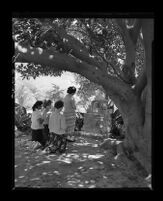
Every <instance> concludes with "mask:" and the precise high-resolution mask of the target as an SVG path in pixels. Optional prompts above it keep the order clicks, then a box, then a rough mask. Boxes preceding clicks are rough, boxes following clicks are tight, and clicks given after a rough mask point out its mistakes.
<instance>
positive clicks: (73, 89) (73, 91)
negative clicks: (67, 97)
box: [67, 87, 76, 94]
mask: <svg viewBox="0 0 163 201" xmlns="http://www.w3.org/2000/svg"><path fill="white" fill-rule="evenodd" d="M75 92H76V88H75V87H69V88H68V89H67V93H68V94H74V93H75Z"/></svg>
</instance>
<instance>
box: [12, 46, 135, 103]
mask: <svg viewBox="0 0 163 201" xmlns="http://www.w3.org/2000/svg"><path fill="white" fill-rule="evenodd" d="M26 49H27V50H26V52H25V51H24V53H23V52H22V51H21V50H20V48H18V47H17V51H18V52H20V55H19V56H18V57H17V59H16V62H22V63H34V64H40V65H43V66H45V67H46V66H49V67H50V68H52V69H57V70H66V71H70V72H75V73H78V74H81V75H82V76H84V77H86V78H87V79H89V80H90V81H92V82H94V83H97V84H99V85H101V86H103V88H104V89H107V92H108V95H109V96H112V97H114V96H117V95H119V96H120V97H122V98H123V101H124V100H126V101H129V100H130V99H131V98H132V96H133V95H134V94H133V92H132V90H131V88H130V87H129V86H128V85H127V84H125V83H124V82H122V81H121V80H119V79H117V78H116V77H113V76H110V75H107V74H106V73H103V72H101V70H99V69H96V68H94V66H92V65H90V64H88V63H86V62H82V61H77V59H75V58H74V57H72V56H70V55H67V54H63V53H56V52H54V53H53V54H50V55H49V53H48V51H46V50H43V52H40V51H39V49H38V48H33V49H29V48H26ZM113 101H114V100H113Z"/></svg>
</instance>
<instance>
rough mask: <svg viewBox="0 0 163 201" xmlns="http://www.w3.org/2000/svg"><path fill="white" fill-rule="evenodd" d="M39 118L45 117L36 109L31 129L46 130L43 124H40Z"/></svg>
mask: <svg viewBox="0 0 163 201" xmlns="http://www.w3.org/2000/svg"><path fill="white" fill-rule="evenodd" d="M39 118H43V117H42V114H41V111H40V110H37V109H36V110H35V111H33V113H32V117H31V121H32V124H31V128H32V129H34V130H37V129H43V128H44V127H43V124H40V122H39V120H38V119H39Z"/></svg>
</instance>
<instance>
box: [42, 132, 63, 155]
mask: <svg viewBox="0 0 163 201" xmlns="http://www.w3.org/2000/svg"><path fill="white" fill-rule="evenodd" d="M66 146H67V140H66V135H65V134H62V135H58V134H56V133H50V140H49V145H48V146H47V148H46V150H47V152H48V153H64V152H65V150H66Z"/></svg>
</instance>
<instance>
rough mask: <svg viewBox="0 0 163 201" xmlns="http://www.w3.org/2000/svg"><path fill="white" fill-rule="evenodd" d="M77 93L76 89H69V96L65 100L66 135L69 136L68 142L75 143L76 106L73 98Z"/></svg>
mask: <svg viewBox="0 0 163 201" xmlns="http://www.w3.org/2000/svg"><path fill="white" fill-rule="evenodd" d="M75 93H76V88H75V87H69V88H68V89H67V95H66V96H65V98H64V116H65V120H66V125H67V129H66V133H67V134H68V137H67V140H68V141H75V137H74V136H73V135H74V130H75V121H76V112H75V110H76V105H75V100H74V98H73V96H74V94H75Z"/></svg>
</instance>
